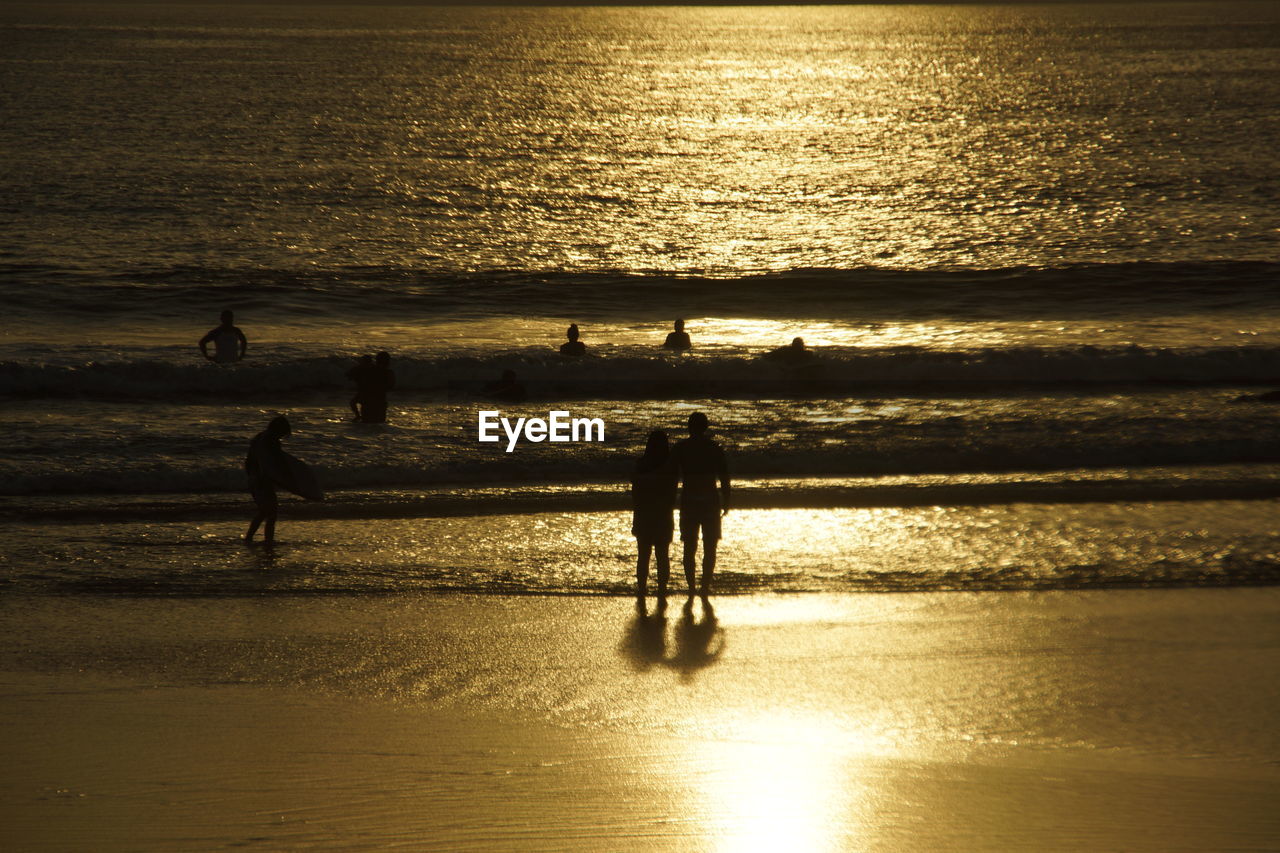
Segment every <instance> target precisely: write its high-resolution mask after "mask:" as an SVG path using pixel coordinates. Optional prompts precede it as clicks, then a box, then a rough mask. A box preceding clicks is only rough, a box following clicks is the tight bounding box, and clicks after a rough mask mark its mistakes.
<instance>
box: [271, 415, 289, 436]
mask: <svg viewBox="0 0 1280 853" xmlns="http://www.w3.org/2000/svg"><path fill="white" fill-rule="evenodd" d="M292 432H293V428H292V427H290V426H289V419H288V418H286V417H285V416H284V415H276V416H275V417H274V418H272V419H271V423H269V424H267V435H272V436H275V437H276V438H283V437H284V436H286V435H289V434H290V433H292Z"/></svg>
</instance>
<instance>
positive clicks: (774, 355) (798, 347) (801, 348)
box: [765, 338, 814, 364]
mask: <svg viewBox="0 0 1280 853" xmlns="http://www.w3.org/2000/svg"><path fill="white" fill-rule="evenodd" d="M813 357H814V355H813V350H811V349H808V348H806V347H805V345H804V338H794V339H792V341H791V344H790V345H789V346H785V347H778V348H777V349H775V350H770V351H769V352H767V353H765V358H769V359H773V360H774V361H781V362H786V363H788V364H804V363H806V362H809V361H812V360H813Z"/></svg>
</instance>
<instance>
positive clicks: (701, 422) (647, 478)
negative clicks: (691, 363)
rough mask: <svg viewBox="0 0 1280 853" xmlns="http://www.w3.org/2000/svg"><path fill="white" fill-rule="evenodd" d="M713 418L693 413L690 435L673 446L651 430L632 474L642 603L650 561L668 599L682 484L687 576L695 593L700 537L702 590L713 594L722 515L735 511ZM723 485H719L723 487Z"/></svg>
mask: <svg viewBox="0 0 1280 853" xmlns="http://www.w3.org/2000/svg"><path fill="white" fill-rule="evenodd" d="M708 426H709V424H708V422H707V416H706V415H704V414H703V413H702V412H694V413H693V414H692V415H690V416H689V437H688V438H686V439H684V440H683V441H680V442H677V443H676V445H675V447H671V446H670V445H669V443H668V440H667V434H666V433H665V432H663V431H662V430H654V431H653V432H651V433H650V434H649V441H648V445H647V446H646V447H645V451H644V455H643V456H641V457H640V459H639V461H638V462H637V463H636V469H635V473H634V474H633V475H632V478H631V497H632V517H631V533H632V535H634V536H635V537H636V547H637V550H638V552H639V554H638V557H637V560H636V595H637V598H638V599H639V601H640V602H641V603H643V601H644V597H645V595H646V593H647V591H648V583H649V562H650V557H651V555H652V557H653V559H654V562H656V563H657V575H658V600H659V602H660V603H661V602H664V601H665V599H666V595H667V581H668V579H669V578H670V575H671V563H670V559H669V556H668V550H669V548H670V545H671V537H672V533H673V531H674V527H675V524H674V520H673V518H672V515H673V512H674V510H675V505H676V493H677V487H678V486H679V487H680V488H679V503H680V539H681V541H682V542H683V544H684V576H685V580H686V581H687V583H688V585H689V595H690V596H691V597H692V596H693V595H694V589H695V580H696V571H695V570H696V568H697V556H698V537H699V535H701V537H702V582H701V584H700V585H698V586H697V589H698V592H699V593H700V594H701V595H702V596H703V597H706V596H708V595H710V594H711V580H712V577H713V576H714V574H715V568H716V547H717V546H718V545H719V543H720V518H721V516H723V515H724V514H726V513H727V512H728V511H729V468H728V465H727V463H726V462H725V456H724V449H723V448H722V447H720V444H719V443H718V442H716V441H715V440H714V439H712V438H711V436H710V435H709V434H708ZM717 485H718V488H717Z"/></svg>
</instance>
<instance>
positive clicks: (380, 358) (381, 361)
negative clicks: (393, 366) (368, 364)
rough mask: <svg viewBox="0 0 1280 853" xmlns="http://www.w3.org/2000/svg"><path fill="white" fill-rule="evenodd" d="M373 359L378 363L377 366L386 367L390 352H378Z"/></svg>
mask: <svg viewBox="0 0 1280 853" xmlns="http://www.w3.org/2000/svg"><path fill="white" fill-rule="evenodd" d="M374 361H375V362H376V363H377V364H378V366H379V367H386V366H387V365H388V364H390V363H391V353H389V352H380V353H378V355H377V357H376V358H374Z"/></svg>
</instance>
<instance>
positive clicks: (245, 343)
mask: <svg viewBox="0 0 1280 853" xmlns="http://www.w3.org/2000/svg"><path fill="white" fill-rule="evenodd" d="M236 337H237V338H239V339H240V358H244V354H245V353H246V352H248V351H249V339H248V338H246V337H245V336H244V332H242V331H240V327H239V326H236ZM238 360H239V359H237V361H238Z"/></svg>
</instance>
